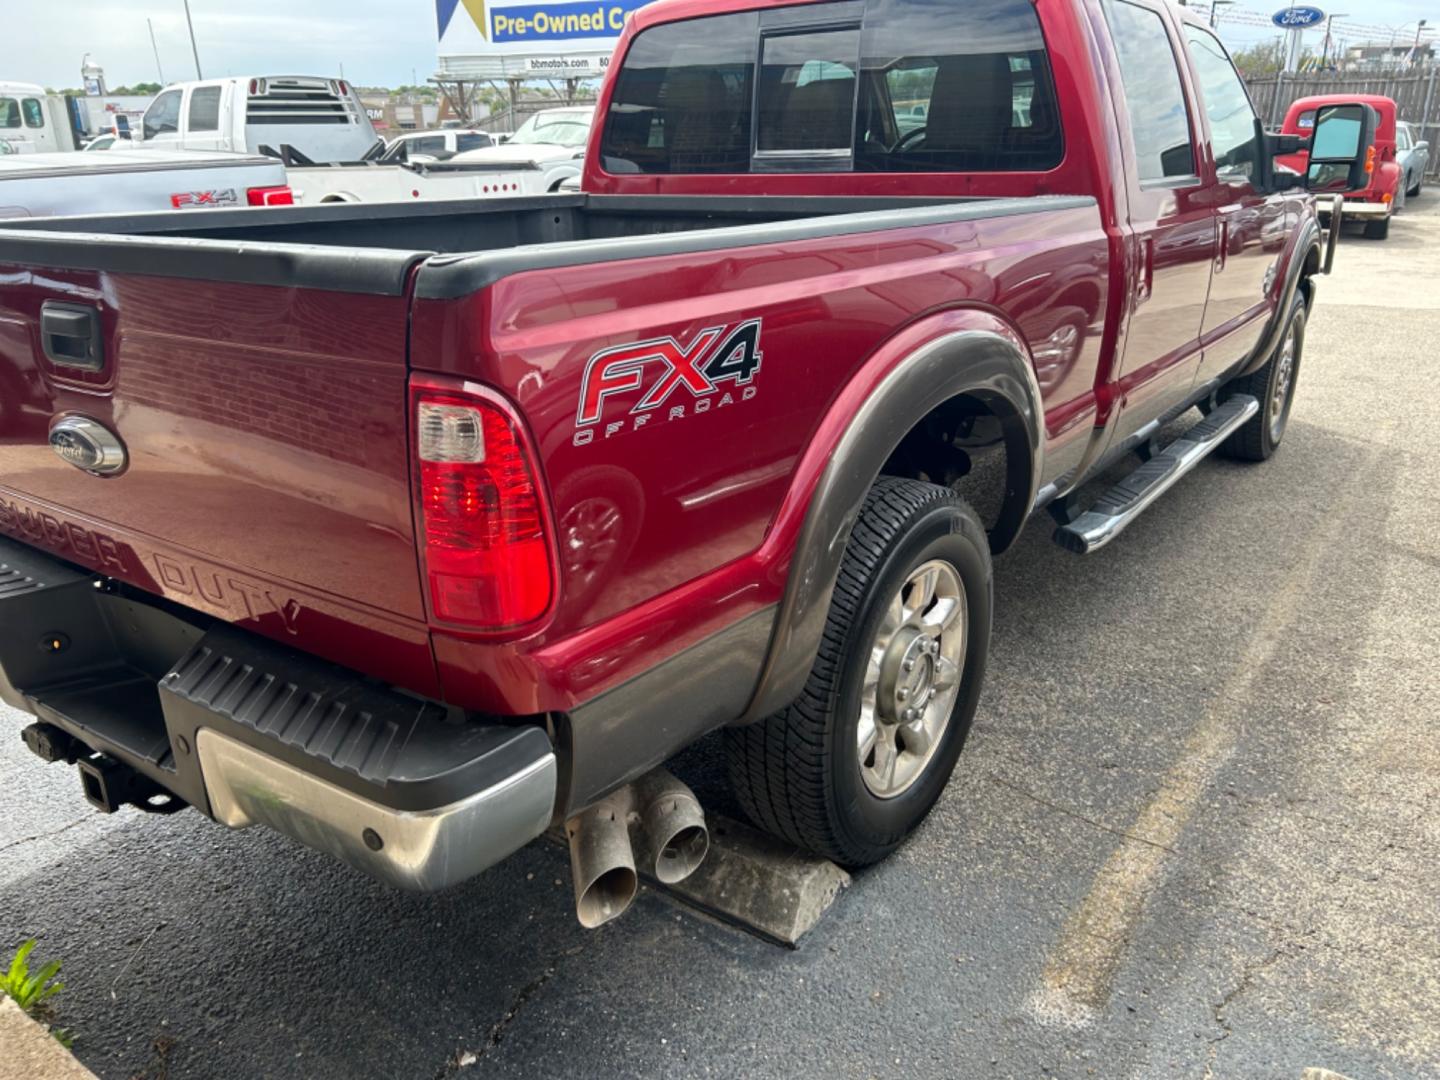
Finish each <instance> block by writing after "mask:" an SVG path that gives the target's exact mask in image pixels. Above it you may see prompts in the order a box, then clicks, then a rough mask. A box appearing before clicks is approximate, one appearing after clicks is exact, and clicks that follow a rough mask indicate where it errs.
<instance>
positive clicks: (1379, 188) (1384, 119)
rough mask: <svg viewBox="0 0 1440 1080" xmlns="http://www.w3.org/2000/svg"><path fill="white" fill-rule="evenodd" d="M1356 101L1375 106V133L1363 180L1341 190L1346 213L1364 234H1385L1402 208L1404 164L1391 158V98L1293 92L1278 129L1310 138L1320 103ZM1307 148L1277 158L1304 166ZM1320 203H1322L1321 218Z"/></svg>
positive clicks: (1289, 164) (1393, 149) (1294, 166)
mask: <svg viewBox="0 0 1440 1080" xmlns="http://www.w3.org/2000/svg"><path fill="white" fill-rule="evenodd" d="M1342 102H1343V103H1350V102H1360V103H1363V104H1365V105H1368V106H1370V108H1372V109H1374V110H1375V133H1374V138H1373V140H1372V141H1371V143H1370V147H1369V149H1368V150H1367V158H1366V169H1365V176H1364V181H1363V183H1362V184H1361V185H1360V186H1359V187H1358V188H1356V189H1355V190H1352V191H1347V192H1345V193H1344V198H1345V218H1346V220H1347V222H1348V221H1359V222H1363V223H1364V227H1365V235H1366V236H1367V237H1369V238H1370V239H1372V240H1384V239H1385V238H1386V237H1387V236H1389V235H1390V218H1391V217H1392V216H1394V215H1395V214H1397V213H1399V212H1400V211H1401V210H1403V209H1404V208H1405V183H1404V170H1403V169H1402V168H1400V162H1399V161H1398V160H1396V156H1395V152H1396V141H1395V101H1394V99H1393V98H1388V97H1382V96H1381V95H1379V94H1353V95H1343V94H1321V95H1318V96H1315V97H1303V98H1297V99H1296V100H1295V101H1293V102H1291V103H1290V108H1289V109H1288V110H1286V112H1285V123H1284V124H1283V125H1281V128H1280V132H1281V134H1283V135H1298V136H1300V137H1301V138H1309V136H1310V133H1311V132H1312V131H1313V130H1314V128H1315V117H1316V114H1317V112H1318V110H1320V109H1321V108H1323V107H1324V106H1326V105H1333V104H1337V103H1342ZM1308 158H1309V154H1308V151H1307V150H1304V149H1301V150H1298V151H1297V152H1296V153H1294V154H1287V155H1285V156H1283V157H1281V158H1279V159H1278V160H1279V162H1280V164H1282V165H1284V166H1286V167H1287V168H1292V169H1294V170H1295V171H1296V172H1304V171H1305V166H1306V163H1307V161H1308ZM1324 214H1325V209H1324V207H1321V216H1322V221H1323V218H1324Z"/></svg>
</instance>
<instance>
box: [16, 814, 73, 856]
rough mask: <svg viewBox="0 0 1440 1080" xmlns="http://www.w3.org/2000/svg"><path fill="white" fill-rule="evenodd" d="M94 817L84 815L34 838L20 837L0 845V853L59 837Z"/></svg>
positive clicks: (37, 834)
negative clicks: (37, 841)
mask: <svg viewBox="0 0 1440 1080" xmlns="http://www.w3.org/2000/svg"><path fill="white" fill-rule="evenodd" d="M94 816H95V815H94V814H86V815H85V816H84V817H81V818H76V819H75V820H74V821H72V822H70V823H69V824H68V825H61V826H60V828H58V829H51V830H50V831H49V832H42V833H36V834H35V835H34V836H22V837H20V839H18V840H11V841H10V842H9V843H8V844H4V845H0V851H9V850H10V849H11V848H15V847H19V846H20V845H21V844H30V843H33V842H34V841H36V840H46V839H49V838H50V837H52V836H59V835H60V834H61V833H63V832H68V831H69V830H70V829H73V828H75V826H76V825H83V824H84V823H85V822H87V821H89V820H90V819H91V818H93V817H94Z"/></svg>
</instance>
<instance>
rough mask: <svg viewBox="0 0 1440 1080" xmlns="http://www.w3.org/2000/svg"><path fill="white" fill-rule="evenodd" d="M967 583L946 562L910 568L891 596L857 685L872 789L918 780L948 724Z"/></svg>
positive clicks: (866, 775) (863, 763)
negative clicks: (860, 683)
mask: <svg viewBox="0 0 1440 1080" xmlns="http://www.w3.org/2000/svg"><path fill="white" fill-rule="evenodd" d="M968 622H969V612H968V610H967V605H966V601H965V586H964V584H963V583H962V582H961V581H960V575H959V573H957V572H956V570H955V568H954V567H953V566H951V565H950V564H949V563H948V562H945V561H943V560H941V559H932V560H930V561H929V562H927V563H924V564H922V565H920V566H918V567H916V568H915V570H913V571H912V572H911V574H910V576H909V577H908V578H906V580H905V584H903V585H902V586H900V591H899V592H897V593H896V594H895V597H894V599H892V600H891V601H890V606H889V607H888V608H887V609H886V611H885V616H884V618H883V619H882V620H881V622H880V629H879V631H878V632H877V633H876V635H875V640H874V642H873V643H872V644H871V646H870V659H869V661H868V662H867V664H866V668H865V681H864V683H863V684H862V685H861V688H860V723H859V726H858V728H857V733H856V744H857V748H858V750H859V757H860V776H861V779H863V780H864V781H865V786H866V788H868V789H869V791H870V793H871V794H872V795H874V796H876V797H877V798H880V799H892V798H894V797H895V796H896V795H899V794H901V793H903V792H905V791H907V790H908V789H909V788H910V787H911V785H913V784H914V783H915V781H917V780H918V779H920V774H921V773H923V772H924V771H925V766H926V765H928V764H929V763H930V759H931V758H932V757H933V756H934V754H935V750H936V748H937V747H938V746H939V745H940V738H941V736H942V735H944V733H945V728H946V726H947V725H948V724H949V723H950V714H951V713H952V712H953V711H954V709H955V698H956V696H957V695H958V694H959V693H960V672H961V670H962V669H963V668H964V666H965V648H966V644H967V643H966V638H965V631H966V626H967V625H968Z"/></svg>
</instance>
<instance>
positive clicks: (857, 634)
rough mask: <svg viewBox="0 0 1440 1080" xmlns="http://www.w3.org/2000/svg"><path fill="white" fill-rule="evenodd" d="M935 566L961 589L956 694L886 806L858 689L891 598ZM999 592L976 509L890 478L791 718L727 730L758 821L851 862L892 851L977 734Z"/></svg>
mask: <svg viewBox="0 0 1440 1080" xmlns="http://www.w3.org/2000/svg"><path fill="white" fill-rule="evenodd" d="M930 560H941V561H943V562H946V563H948V564H949V566H950V569H952V570H954V571H955V572H956V573H957V575H958V579H959V581H960V582H961V583H962V584H963V586H964V598H965V616H964V625H965V632H966V635H967V638H966V640H967V646H966V650H965V654H964V658H963V660H962V661H960V663H959V665H958V666H959V669H960V676H959V690H958V693H957V695H956V698H955V702H954V705H953V707H952V709H951V711H950V714H949V719H948V722H947V723H946V725H945V727H944V730H943V732H942V733H941V734H940V735H939V737H938V739H937V740H936V744H935V749H934V751H933V754H932V756H931V757H930V758H929V759H928V763H926V764H924V765H922V766H921V771H919V773H918V774H917V775H916V776H915V778H914V780H913V781H912V783H911V786H909V787H908V788H906V789H905V790H904V791H902V792H900V793H899V794H896V795H893V796H891V797H885V798H881V797H877V796H876V795H875V794H872V792H871V790H870V789H869V788H868V787H867V786H866V783H865V782H864V781H863V780H862V777H861V762H860V760H859V757H860V754H859V749H858V746H857V734H858V725H859V722H860V719H859V714H860V707H859V701H860V694H861V682H862V680H863V679H864V676H865V669H866V662H867V657H868V652H869V649H870V648H871V643H872V642H873V641H875V640H876V637H877V634H878V632H879V630H880V625H881V621H882V619H883V617H884V616H885V613H886V610H887V608H889V606H890V602H891V598H892V597H894V596H896V595H898V594H899V592H900V590H901V588H902V586H903V585H904V584H905V582H906V581H907V579H908V578H909V577H910V575H911V572H912V571H913V570H914V569H915V568H917V567H920V566H922V564H924V563H926V562H928V561H930ZM991 593H992V583H991V568H990V548H989V543H988V541H987V539H986V535H985V528H984V526H983V525H982V524H981V521H980V518H979V517H978V516H977V515H976V513H975V511H974V510H972V509H971V508H970V507H969V506H968V505H967V504H966V503H965V501H964V500H963V499H961V498H960V497H959V496H958V495H956V494H955V493H954V492H953V491H951V490H950V489H949V488H944V487H939V486H937V485H934V484H926V483H921V482H920V481H917V480H905V479H900V478H896V477H886V476H882V477H881V478H880V479H879V480H878V481H877V482H876V483H875V485H874V487H872V488H871V489H870V492H869V494H868V495H867V496H866V499H865V503H864V506H863V508H862V509H861V512H860V517H859V519H858V520H857V521H856V523H855V528H854V530H853V531H852V533H851V535H850V540H849V543H848V544H847V546H846V548H845V555H844V559H843V562H842V564H841V568H840V576H839V580H838V582H837V583H836V586H835V592H834V595H833V597H832V599H831V602H830V610H829V614H828V616H827V618H826V623H825V632H824V637H823V639H822V641H821V644H820V653H819V655H818V656H817V657H816V659H815V665H814V667H813V668H812V669H811V672H810V678H809V681H808V682H807V683H806V685H805V689H804V691H803V692H802V693H801V695H800V697H799V699H798V700H797V701H796V702H795V703H794V704H793V705H791V706H790V707H789V708H787V709H785V710H784V711H783V712H780V713H777V714H776V715H774V716H771V717H769V718H767V719H765V720H763V721H760V722H758V723H755V724H751V725H749V726H747V727H742V728H731V729H728V730H727V754H726V756H727V759H728V764H729V768H730V776H731V781H732V783H733V784H734V787H735V791H736V795H737V797H738V799H739V801H740V804H741V806H742V807H743V808H744V810H745V812H746V813H747V814H748V815H749V817H750V819H751V820H752V821H754V822H755V824H756V825H758V826H759V827H760V828H762V829H764V830H766V831H767V832H769V833H771V834H773V835H774V836H777V837H779V838H781V839H783V840H788V841H790V842H791V843H795V844H799V845H801V846H802V847H806V848H809V849H810V850H811V851H814V852H816V853H817V854H819V855H823V856H825V857H827V858H830V859H833V860H834V861H835V862H837V863H840V864H841V865H844V866H851V867H859V866H866V865H869V864H871V863H875V862H878V861H879V860H881V859H883V858H884V857H885V856H886V855H888V854H890V852H892V851H893V850H895V848H896V847H897V846H898V845H899V844H900V842H901V841H902V840H904V838H905V837H906V836H907V835H908V834H909V833H910V832H911V831H912V830H913V829H914V828H915V827H916V826H917V825H918V824H919V823H920V822H921V821H922V820H923V819H924V818H925V815H926V814H928V813H929V812H930V808H931V807H932V806H933V805H934V804H935V800H936V799H938V798H939V797H940V793H941V792H942V791H943V790H944V788H945V785H946V783H947V782H948V780H949V778H950V774H951V772H952V771H953V770H954V768H955V761H956V759H957V758H958V757H959V756H960V750H961V747H962V746H963V745H964V743H965V738H966V736H967V735H968V734H969V730H970V724H971V721H972V720H973V718H974V715H975V707H976V704H977V702H978V701H979V696H980V687H981V683H982V682H983V680H984V673H985V661H986V656H987V654H988V652H989V646H990V622H991V604H992V596H991ZM907 670H908V669H907Z"/></svg>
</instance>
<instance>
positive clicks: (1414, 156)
mask: <svg viewBox="0 0 1440 1080" xmlns="http://www.w3.org/2000/svg"><path fill="white" fill-rule="evenodd" d="M1395 160H1396V161H1398V162H1399V163H1400V173H1401V178H1402V179H1401V186H1403V187H1404V188H1405V195H1406V197H1407V198H1412V197H1414V196H1416V195H1419V194H1420V191H1421V189H1423V188H1424V186H1425V173H1426V172H1428V171H1429V169H1430V144H1429V143H1428V142H1426V141H1425V140H1424V139H1422V138H1420V133H1419V131H1418V129H1417V128H1416V127H1415V125H1414V124H1407V123H1404V122H1401V123H1398V124H1396V125H1395Z"/></svg>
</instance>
